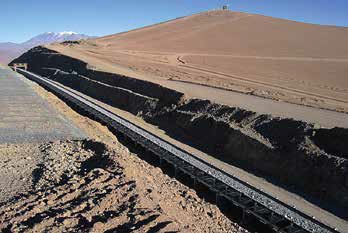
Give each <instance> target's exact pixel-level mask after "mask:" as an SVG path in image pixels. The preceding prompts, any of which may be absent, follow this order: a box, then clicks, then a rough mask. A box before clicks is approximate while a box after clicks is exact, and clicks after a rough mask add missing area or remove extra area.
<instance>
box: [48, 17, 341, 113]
mask: <svg viewBox="0 0 348 233" xmlns="http://www.w3.org/2000/svg"><path fill="white" fill-rule="evenodd" d="M347 40H348V29H347V28H344V27H334V26H322V25H313V24H306V23H300V22H294V21H288V20H284V19H277V18H272V17H266V16H262V15H253V14H247V13H239V12H231V11H211V12H204V13H201V14H197V15H192V16H188V17H183V18H179V19H176V20H173V21H169V22H165V23H161V24H157V25H153V26H149V27H145V28H141V29H137V30H133V31H129V32H125V33H120V34H115V35H110V36H106V37H102V38H98V39H96V40H90V41H88V42H82V43H80V44H73V45H71V44H70V45H69V44H64V43H63V44H56V45H50V46H48V48H50V49H52V50H55V51H58V52H60V53H63V54H66V55H69V56H71V57H74V58H77V59H80V60H83V61H85V62H87V63H88V64H89V65H90V66H91V67H92V68H93V69H97V70H103V71H108V72H114V73H119V74H124V75H128V76H131V77H135V78H139V79H145V80H149V81H152V82H156V83H159V84H161V85H164V86H166V87H169V88H173V89H177V90H180V91H183V89H184V91H185V94H188V95H191V96H194V97H199V98H203V97H205V98H206V99H211V98H212V96H210V95H209V91H205V89H203V88H201V87H202V85H203V86H206V87H210V88H214V89H217V90H221V91H226V90H227V91H230V92H233V91H234V92H240V93H245V94H248V95H254V96H259V97H263V98H270V99H273V100H276V101H283V102H290V103H295V104H300V105H307V106H312V107H316V108H325V109H330V110H334V111H340V112H347V111H348V108H347V107H348V91H347V90H348V82H347V79H346V74H347V73H348V49H347V46H346V45H345V44H346V42H347ZM186 84H191V85H190V88H189V89H194V90H186V89H185V88H184V86H185V85H186ZM215 91H216V90H215ZM221 96H223V94H222V95H221ZM214 101H215V102H219V101H220V102H223V103H224V104H228V100H226V98H223V97H219V94H215V95H214ZM251 110H252V109H251Z"/></svg>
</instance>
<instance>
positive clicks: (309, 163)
mask: <svg viewBox="0 0 348 233" xmlns="http://www.w3.org/2000/svg"><path fill="white" fill-rule="evenodd" d="M14 62H27V63H29V67H30V70H32V71H33V72H35V73H38V74H42V75H45V76H47V77H49V78H51V79H53V80H55V81H58V82H60V83H63V84H64V85H67V86H70V87H72V88H74V89H76V90H78V91H81V92H83V93H85V94H87V95H90V96H93V97H95V98H96V99H98V100H101V101H104V102H106V103H108V104H110V105H112V106H115V107H118V108H121V109H123V110H126V111H129V112H131V113H133V114H135V115H139V116H141V117H143V118H144V119H145V120H146V121H148V122H150V123H152V124H154V125H156V126H158V127H159V128H161V129H163V130H165V131H166V133H167V134H169V135H170V136H172V137H174V138H175V139H178V140H180V141H182V142H184V143H187V144H190V145H192V146H194V147H196V148H198V149H200V150H202V151H204V152H207V153H209V154H211V155H213V156H215V157H217V158H219V159H221V160H223V161H225V162H228V163H231V164H233V165H237V166H239V167H242V168H244V169H246V170H248V171H250V172H253V173H257V174H258V175H260V176H263V177H265V178H266V179H269V180H271V181H272V182H276V183H279V184H282V185H283V186H286V187H291V189H292V190H294V189H295V190H297V191H298V192H299V193H301V194H305V195H310V196H312V197H315V198H316V199H319V200H325V201H326V202H329V203H332V204H336V205H337V206H343V207H348V195H347V193H348V160H347V151H348V147H347V146H348V144H347V141H348V136H347V135H348V129H344V128H334V129H323V128H320V127H319V126H317V125H313V124H308V123H306V122H301V121H295V120H293V119H281V118H274V117H272V116H270V115H260V114H257V113H255V112H251V111H246V110H243V109H239V108H236V107H229V106H224V105H220V104H214V103H212V102H210V101H208V100H198V99H186V98H185V97H184V96H183V95H182V94H180V93H178V92H176V91H172V92H171V90H170V89H167V88H161V86H159V85H157V84H152V83H150V82H145V81H140V80H136V79H132V78H130V77H123V76H119V75H117V74H107V73H101V72H99V71H95V70H91V69H89V67H88V65H87V64H86V63H84V62H82V61H79V60H76V59H73V58H70V57H67V56H65V55H62V54H59V53H56V52H54V51H52V50H48V49H46V48H42V47H38V48H35V49H33V50H31V51H29V52H28V53H26V54H24V55H23V56H21V57H20V58H18V59H17V60H15V61H14ZM128 84H129V85H128ZM110 93H113V94H112V95H110ZM163 93H165V94H163ZM114 96H116V97H117V98H114ZM139 99H140V100H141V101H139ZM124 103H126V104H124Z"/></svg>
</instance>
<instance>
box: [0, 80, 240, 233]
mask: <svg viewBox="0 0 348 233" xmlns="http://www.w3.org/2000/svg"><path fill="white" fill-rule="evenodd" d="M28 84H29V85H30V86H31V88H32V89H33V92H34V93H35V94H36V95H38V96H40V98H42V99H43V101H45V102H47V103H48V104H50V106H51V108H53V109H54V110H55V111H57V112H58V113H59V114H61V115H62V116H63V117H64V118H66V119H67V120H68V121H70V122H72V123H73V124H74V125H78V126H79V129H80V130H81V131H82V132H83V133H84V135H85V139H78V138H76V139H75V140H63V139H61V140H52V141H45V140H41V142H39V141H22V142H19V141H17V142H16V143H14V142H12V143H0V175H1V176H0V177H1V178H0V184H1V190H0V231H1V232H82V231H83V232H84V231H90V232H159V231H162V232H168V231H172V232H177V231H180V232H192V231H194V232H247V231H245V230H244V229H243V228H241V227H240V226H238V225H236V224H235V223H233V222H231V221H230V220H229V219H228V218H227V217H226V216H224V215H223V214H222V213H221V212H220V210H219V209H218V208H217V207H216V206H214V205H212V204H209V203H207V202H205V201H204V200H202V199H201V198H200V197H198V196H197V194H196V192H194V191H193V190H191V189H189V188H188V187H186V186H184V185H183V184H181V183H179V182H178V181H176V180H174V179H172V178H170V177H169V176H167V175H164V174H163V173H162V171H161V170H160V169H159V168H155V167H153V166H151V165H149V164H147V163H146V162H145V161H142V160H141V159H139V158H138V157H137V156H136V155H135V154H134V153H132V152H130V151H129V150H128V149H127V148H126V147H125V146H124V145H122V144H121V143H119V142H118V140H117V137H116V136H115V135H114V134H112V133H111V132H110V131H109V130H108V129H107V127H105V126H103V125H101V124H99V123H97V122H95V121H93V120H90V119H88V118H86V117H84V116H81V115H80V114H78V113H76V112H75V111H74V110H72V109H71V108H70V107H68V106H67V105H66V104H65V103H64V102H63V101H61V100H60V99H58V98H57V97H55V96H54V95H53V94H51V93H49V92H47V91H46V90H44V89H43V88H41V87H40V86H38V85H36V84H34V83H31V82H28ZM139 168H140V169H139Z"/></svg>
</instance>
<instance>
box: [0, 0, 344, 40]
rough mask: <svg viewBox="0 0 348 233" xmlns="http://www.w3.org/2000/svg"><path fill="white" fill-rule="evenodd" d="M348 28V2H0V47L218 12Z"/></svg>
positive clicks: (202, 0) (111, 32) (101, 33)
mask: <svg viewBox="0 0 348 233" xmlns="http://www.w3.org/2000/svg"><path fill="white" fill-rule="evenodd" d="M226 2H229V5H230V6H231V9H232V10H235V11H243V12H249V13H258V14H263V15H268V16H274V17H279V18H286V19H292V20H297V21H302V22H310V23H317V24H328V25H338V26H348V14H347V12H348V0H230V1H227V0H126V1H125V0H1V2H0V42H5V41H11V42H24V41H25V40H27V39H29V38H31V37H33V36H35V35H37V34H40V33H42V32H47V31H52V32H60V31H76V32H79V33H85V34H88V35H94V36H102V35H108V34H113V33H117V32H121V31H127V30H130V29H134V28H138V27H141V26H145V25H149V24H153V23H157V22H161V21H165V20H168V19H173V18H176V17H179V16H185V15H190V14H192V13H198V12H201V11H205V10H209V9H214V8H218V7H220V6H222V5H224V4H226Z"/></svg>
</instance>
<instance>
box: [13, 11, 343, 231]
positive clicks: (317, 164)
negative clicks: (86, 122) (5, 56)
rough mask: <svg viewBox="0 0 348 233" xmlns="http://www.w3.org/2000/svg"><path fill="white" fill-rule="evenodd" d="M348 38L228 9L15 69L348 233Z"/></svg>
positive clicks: (55, 50) (75, 47)
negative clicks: (193, 153) (194, 153)
mask: <svg viewBox="0 0 348 233" xmlns="http://www.w3.org/2000/svg"><path fill="white" fill-rule="evenodd" d="M347 39H348V29H347V28H344V27H333V26H322V25H312V24H305V23H299V22H294V21H288V20H283V19H276V18H271V17H266V16H261V15H252V14H246V13H239V12H231V11H220V10H219V11H209V12H204V13H200V14H196V15H192V16H188V17H183V18H179V19H175V20H172V21H168V22H164V23H160V24H156V25H153V26H149V27H145V28H141V29H137V30H133V31H129V32H125V33H119V34H115V35H110V36H106V37H102V38H98V39H93V40H87V41H66V42H63V43H60V44H51V45H48V46H39V47H36V48H34V49H31V50H30V51H28V52H27V53H25V54H23V55H22V56H20V57H19V58H18V59H15V60H14V61H12V62H11V64H13V63H28V67H29V71H31V72H34V73H35V74H39V75H41V76H44V77H47V78H49V79H50V80H53V81H55V82H57V83H60V84H63V85H64V86H66V87H68V88H71V89H73V90H75V91H77V92H78V93H81V94H84V95H86V96H88V98H91V99H93V101H99V102H100V103H101V104H105V106H106V108H108V109H109V108H113V109H114V110H115V109H116V110H115V111H117V112H118V111H124V112H125V115H126V116H127V117H126V118H127V119H129V120H131V121H132V122H138V123H139V122H140V124H141V125H148V124H149V125H151V126H148V127H150V128H151V130H152V131H151V132H153V134H156V135H160V137H161V138H166V140H168V141H175V143H177V144H175V145H179V147H180V148H185V149H186V148H190V149H189V150H191V148H192V149H193V150H197V151H199V153H197V155H199V156H201V155H202V157H200V158H203V157H204V156H206V157H204V159H206V158H208V159H207V160H206V161H209V162H211V161H214V166H215V165H216V164H219V166H220V167H219V168H220V169H221V168H223V169H225V170H224V171H228V172H231V174H232V173H233V174H234V175H236V176H237V177H239V178H240V179H244V178H245V177H247V178H248V177H249V178H250V177H253V176H254V177H257V178H255V179H250V180H252V181H251V182H250V183H252V184H253V186H254V187H261V189H266V191H267V192H268V191H270V188H269V187H272V188H273V187H277V188H279V189H281V190H283V191H285V193H286V195H285V196H283V197H280V196H279V197H280V198H281V199H282V200H284V201H285V202H286V203H291V202H292V201H294V200H295V202H297V203H302V204H299V205H296V208H302V209H303V210H304V211H303V212H305V213H307V214H309V213H313V214H314V211H308V210H309V209H311V208H313V209H314V210H316V211H315V212H317V211H318V212H317V213H315V216H316V217H319V218H320V219H321V220H320V221H322V222H325V223H327V224H328V225H331V226H339V227H340V229H347V219H348V217H347V212H346V209H347V207H348V196H347V190H348V175H347V172H348V163H347V158H348V155H347V143H346V142H347V139H348V131H347V128H348V118H347V113H348V105H347V103H348V102H347V100H348V92H347V89H348V86H347V85H348V82H347V80H346V74H347V64H348V49H347V48H346V47H345V42H346V41H347ZM232 171H233V172H232ZM243 176H244V178H243ZM277 188H276V189H274V190H277ZM269 193H271V192H269ZM278 193H279V192H278ZM271 194H272V195H274V193H271ZM275 196H277V195H275ZM284 197H285V198H284ZM277 198H278V196H277ZM286 199H288V200H286ZM292 203H293V202H292ZM294 206H295V205H294ZM307 207H310V208H307ZM306 211H307V212H306ZM318 213H319V214H318ZM321 213H325V214H324V215H322V214H321ZM326 216H329V217H326ZM332 223H334V224H332Z"/></svg>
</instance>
